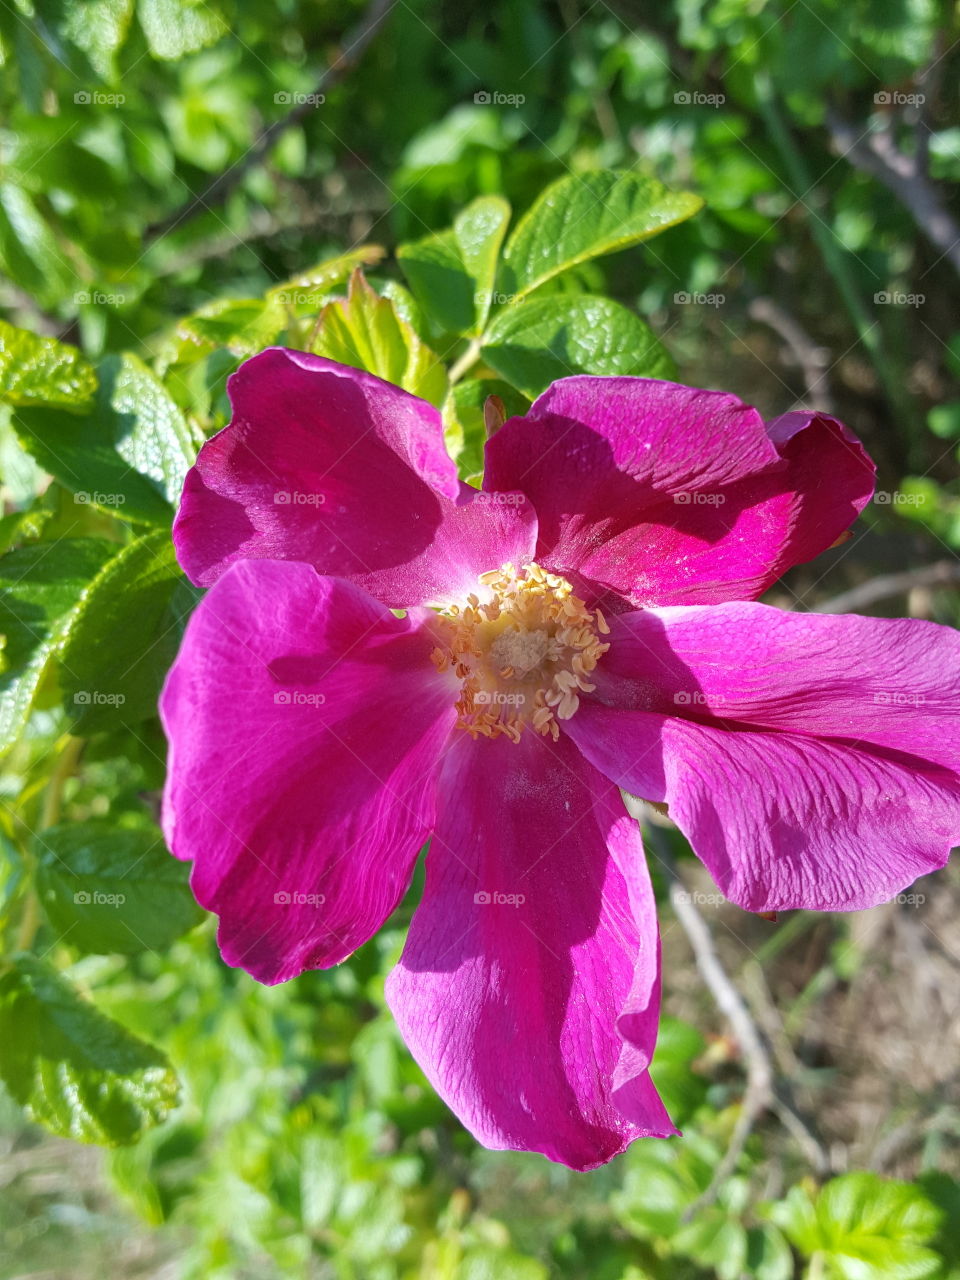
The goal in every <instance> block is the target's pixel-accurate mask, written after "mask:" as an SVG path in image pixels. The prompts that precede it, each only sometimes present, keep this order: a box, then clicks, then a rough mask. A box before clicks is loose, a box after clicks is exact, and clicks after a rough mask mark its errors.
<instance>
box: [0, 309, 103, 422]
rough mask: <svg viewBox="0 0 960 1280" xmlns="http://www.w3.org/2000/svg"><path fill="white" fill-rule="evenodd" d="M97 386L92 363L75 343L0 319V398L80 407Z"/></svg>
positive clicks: (85, 402)
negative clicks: (21, 327)
mask: <svg viewBox="0 0 960 1280" xmlns="http://www.w3.org/2000/svg"><path fill="white" fill-rule="evenodd" d="M96 389H97V375H96V374H95V373H94V371H93V366H92V365H91V364H89V363H88V362H87V361H86V360H85V359H84V358H83V356H82V355H81V354H80V352H79V351H78V350H77V349H76V347H68V346H66V345H65V344H64V343H62V342H57V341H56V340H55V339H54V338H41V337H39V336H38V335H37V334H35V333H30V332H29V331H28V330H26V329H16V328H14V326H13V325H12V324H7V322H6V321H5V320H0V400H5V401H7V403H8V404H12V405H39V404H46V405H58V406H62V407H64V408H83V407H85V406H86V405H87V404H89V401H90V399H91V397H92V396H93V394H94V392H95V391H96Z"/></svg>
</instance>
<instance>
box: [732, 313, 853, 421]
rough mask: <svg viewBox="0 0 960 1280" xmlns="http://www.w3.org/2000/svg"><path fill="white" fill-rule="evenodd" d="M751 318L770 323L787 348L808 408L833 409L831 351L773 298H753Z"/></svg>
mask: <svg viewBox="0 0 960 1280" xmlns="http://www.w3.org/2000/svg"><path fill="white" fill-rule="evenodd" d="M748 311H749V314H750V315H751V317H752V318H753V319H754V320H759V321H760V322H761V323H762V324H766V325H769V327H770V328H771V329H773V331H774V332H775V333H778V334H779V335H780V337H781V338H782V339H783V340H784V342H785V343H786V344H787V346H788V347H789V349H790V351H791V353H792V355H793V356H794V358H795V360H796V362H797V364H798V365H799V366H800V370H801V372H802V373H803V383H804V386H805V387H806V392H807V408H809V409H814V408H818V409H822V410H823V411H824V412H825V413H833V412H834V404H833V395H832V393H831V391H830V384H829V382H828V380H827V370H828V368H829V366H830V350H829V348H828V347H820V346H818V345H817V344H816V343H815V342H814V341H813V339H812V338H811V337H810V335H809V334H808V333H807V331H806V330H805V329H804V327H803V325H801V324H800V322H799V321H798V320H797V319H796V318H795V317H794V316H792V315H790V313H789V312H788V311H785V310H784V309H783V307H782V306H780V304H779V303H778V302H774V300H773V299H772V298H754V299H753V301H752V302H751V303H750V306H749V308H748Z"/></svg>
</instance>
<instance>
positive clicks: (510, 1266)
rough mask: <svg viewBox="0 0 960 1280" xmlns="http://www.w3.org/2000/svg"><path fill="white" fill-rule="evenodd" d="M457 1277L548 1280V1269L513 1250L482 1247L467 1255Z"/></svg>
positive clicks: (488, 1279)
mask: <svg viewBox="0 0 960 1280" xmlns="http://www.w3.org/2000/svg"><path fill="white" fill-rule="evenodd" d="M455 1276H456V1280H547V1268H546V1267H545V1266H544V1264H543V1263H542V1262H538V1261H537V1260H536V1259H535V1258H526V1257H524V1256H523V1254H520V1253H516V1252H514V1250H512V1249H495V1248H493V1247H491V1246H489V1245H481V1246H479V1247H477V1248H475V1249H471V1250H470V1251H469V1253H467V1254H466V1256H465V1257H464V1258H463V1260H462V1261H461V1263H460V1265H459V1266H458V1267H457V1270H456V1273H455Z"/></svg>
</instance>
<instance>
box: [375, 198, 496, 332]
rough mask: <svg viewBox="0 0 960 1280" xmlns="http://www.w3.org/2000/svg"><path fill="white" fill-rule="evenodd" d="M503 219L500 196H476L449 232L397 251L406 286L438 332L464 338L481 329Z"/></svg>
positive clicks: (491, 289)
mask: <svg viewBox="0 0 960 1280" xmlns="http://www.w3.org/2000/svg"><path fill="white" fill-rule="evenodd" d="M509 221H510V206H509V204H508V203H507V202H506V200H504V199H502V197H500V196H481V197H480V198H479V199H477V200H474V201H472V203H470V204H469V205H467V207H466V208H465V209H464V210H463V211H462V212H461V213H460V214H459V216H458V217H457V218H456V220H455V221H454V224H453V227H452V228H451V229H450V230H449V231H442V232H440V233H439V234H437V235H433V236H427V237H426V238H425V239H423V240H417V241H415V242H414V243H413V244H407V245H401V246H400V248H399V249H398V250H397V260H398V261H399V263H400V265H401V267H402V268H403V271H404V274H405V275H406V277H407V279H408V280H409V281H410V287H411V289H412V290H413V292H414V294H415V295H416V298H417V300H418V301H419V303H420V305H421V306H422V307H423V309H424V311H425V312H426V313H427V315H429V316H430V318H431V319H432V320H433V321H434V323H435V324H436V325H437V327H438V328H439V329H440V330H441V331H443V332H446V333H459V334H466V335H470V336H476V335H479V334H480V333H481V332H482V331H483V326H484V325H485V324H486V320H487V315H488V313H489V311H490V306H491V304H492V302H493V299H494V282H495V280H496V273H497V262H498V258H499V254H500V246H501V244H502V243H503V237H504V235H505V234H506V230H507V223H508V222H509Z"/></svg>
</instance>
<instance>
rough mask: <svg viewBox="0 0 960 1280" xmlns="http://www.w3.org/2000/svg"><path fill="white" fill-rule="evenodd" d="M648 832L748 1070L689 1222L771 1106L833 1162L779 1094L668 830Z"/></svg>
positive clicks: (819, 1164) (820, 1166)
mask: <svg viewBox="0 0 960 1280" xmlns="http://www.w3.org/2000/svg"><path fill="white" fill-rule="evenodd" d="M644 834H645V836H646V838H647V841H648V844H649V845H651V846H652V852H653V853H654V856H655V857H656V858H657V860H658V861H659V862H660V863H661V865H662V866H663V867H664V869H665V870H666V872H667V875H668V877H669V880H670V903H671V906H672V907H673V910H674V914H675V915H676V917H677V921H678V922H679V924H680V927H681V928H682V929H683V931H684V933H685V934H686V935H687V939H688V941H689V943H690V946H691V948H692V950H693V957H694V960H695V962H696V965H697V969H698V970H699V972H700V974H701V976H702V977H703V980H704V982H705V983H706V984H707V987H708V988H709V990H710V994H711V995H712V996H713V998H714V1000H715V1001H716V1004H717V1007H718V1008H719V1010H720V1012H721V1013H723V1014H724V1015H725V1017H726V1018H727V1020H728V1021H729V1023H730V1025H731V1027H732V1028H733V1033H734V1036H735V1037H736V1040H737V1043H738V1045H739V1047H740V1052H741V1053H742V1055H743V1061H744V1066H745V1068H746V1073H747V1084H746V1089H745V1090H744V1095H743V1103H742V1105H741V1108H740V1114H739V1116H738V1117H737V1122H736V1125H735V1126H734V1130H733V1133H732V1135H731V1137H730V1143H729V1145H728V1147H727V1150H726V1151H725V1152H724V1154H723V1157H722V1159H721V1160H720V1163H719V1164H718V1165H717V1168H716V1170H715V1171H714V1175H713V1177H712V1178H711V1180H710V1185H709V1186H708V1187H707V1189H706V1191H704V1192H703V1194H702V1195H700V1196H698V1198H697V1199H696V1200H695V1201H694V1203H693V1204H692V1205H690V1207H689V1208H688V1209H687V1211H686V1213H685V1214H684V1218H685V1220H689V1219H691V1218H692V1217H693V1216H694V1215H695V1214H696V1213H698V1212H699V1211H700V1210H701V1209H704V1208H706V1207H707V1206H708V1205H710V1204H712V1203H713V1201H714V1200H715V1199H716V1198H717V1195H718V1194H719V1192H720V1189H721V1188H722V1186H723V1184H724V1182H725V1181H726V1180H727V1178H728V1177H730V1175H731V1174H732V1173H733V1171H734V1170H735V1169H736V1167H737V1163H738V1162H739V1160H740V1157H741V1155H742V1154H743V1151H744V1148H745V1147H746V1145H747V1141H748V1139H749V1137H750V1134H751V1133H752V1132H753V1129H754V1126H755V1125H756V1123H757V1121H758V1120H759V1119H760V1117H761V1116H762V1115H763V1113H764V1111H767V1110H772V1111H774V1112H775V1113H776V1114H777V1116H778V1117H779V1118H780V1120H781V1121H782V1123H783V1124H784V1126H785V1128H787V1129H788V1130H789V1132H790V1133H791V1134H792V1135H793V1136H794V1138H795V1139H796V1140H797V1142H798V1144H799V1145H800V1146H801V1147H802V1148H803V1150H804V1151H805V1152H806V1154H807V1156H808V1158H809V1159H810V1163H811V1164H812V1165H813V1167H814V1168H815V1169H817V1171H818V1172H822V1171H824V1170H825V1169H826V1168H827V1164H828V1161H827V1156H826V1153H825V1151H824V1150H823V1147H822V1146H821V1144H820V1143H819V1141H818V1140H817V1138H816V1137H815V1136H814V1134H813V1133H812V1132H811V1131H810V1129H809V1127H808V1126H807V1125H806V1124H805V1123H804V1121H803V1120H802V1119H801V1118H800V1116H799V1115H798V1114H797V1112H796V1110H795V1108H794V1107H793V1106H791V1104H790V1102H789V1101H788V1100H787V1098H786V1097H784V1096H783V1094H782V1092H779V1093H778V1091H777V1089H776V1087H775V1078H776V1072H775V1069H774V1065H773V1058H772V1055H771V1052H770V1049H769V1047H768V1045H767V1043H766V1041H765V1039H764V1036H763V1033H762V1032H761V1031H760V1028H759V1027H758V1026H757V1024H756V1022H755V1021H754V1019H753V1015H752V1014H751V1012H750V1010H749V1009H748V1007H747V1004H746V1001H745V1000H744V998H743V997H742V996H741V994H740V992H739V991H738V990H737V988H736V986H735V985H734V983H733V980H732V979H731V978H730V975H729V974H728V973H727V971H726V970H725V969H724V967H723V964H722V962H721V960H720V957H719V955H718V954H717V949H716V947H715V945H714V941H713V936H712V934H711V932H710V929H709V927H708V925H707V922H706V921H705V920H704V918H703V916H702V915H701V914H700V912H699V911H698V909H697V907H696V905H695V903H694V901H693V899H692V897H691V896H690V894H689V893H688V892H687V890H686V888H685V887H684V884H683V881H682V880H681V879H680V876H679V873H678V871H677V868H676V864H675V863H674V860H673V854H672V853H671V851H670V846H669V844H668V842H667V840H666V838H665V835H664V832H663V829H662V828H661V827H659V826H657V825H656V824H655V823H653V822H646V823H645V824H644Z"/></svg>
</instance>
